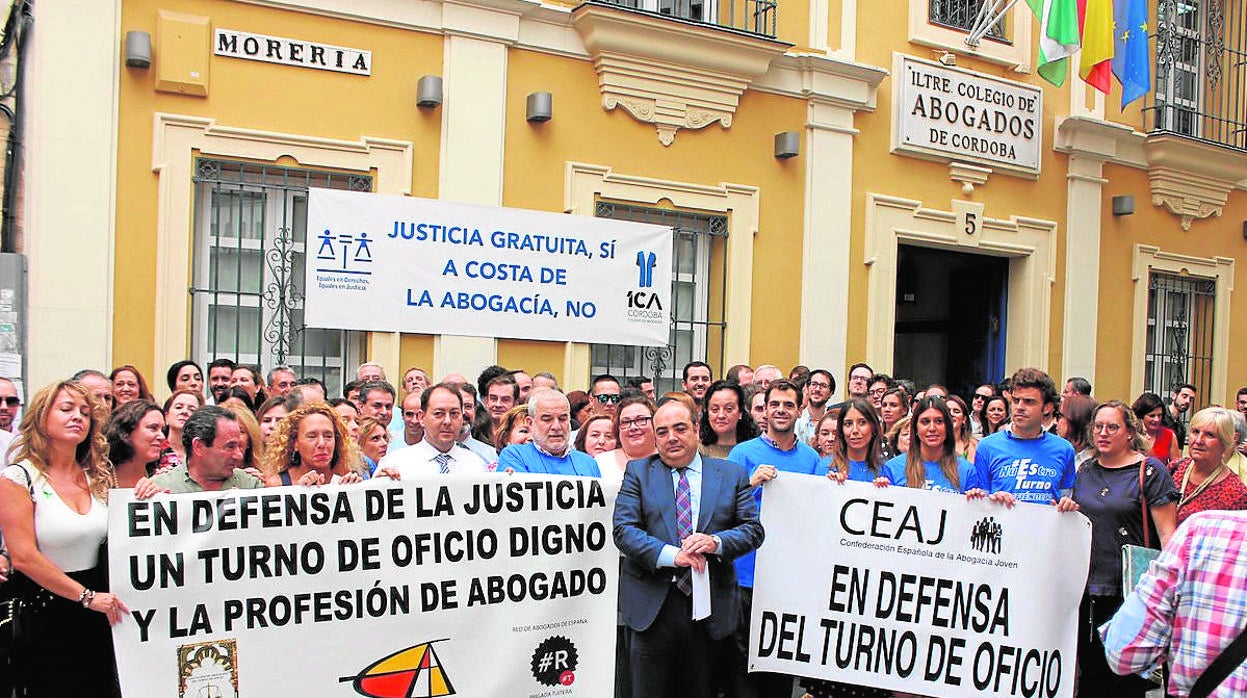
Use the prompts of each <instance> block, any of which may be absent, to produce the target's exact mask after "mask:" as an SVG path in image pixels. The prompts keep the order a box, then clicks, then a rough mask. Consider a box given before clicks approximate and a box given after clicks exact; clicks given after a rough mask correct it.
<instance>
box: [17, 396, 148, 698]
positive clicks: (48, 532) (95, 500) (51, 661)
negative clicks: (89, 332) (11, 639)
mask: <svg viewBox="0 0 1247 698" xmlns="http://www.w3.org/2000/svg"><path fill="white" fill-rule="evenodd" d="M105 414H106V412H105V409H104V407H103V406H102V405H100V403H98V402H96V400H95V399H94V398H93V397H92V396H91V394H90V392H88V390H87V389H86V388H85V387H84V386H83V385H82V384H80V383H74V382H68V381H64V382H60V383H56V384H53V385H50V386H48V387H46V388H44V389H43V390H40V391H39V392H38V394H36V395H35V397H34V399H33V400H31V402H30V405H29V406H28V407H27V409H26V413H25V415H24V416H23V418H22V425H21V434H20V435H19V436H18V437H17V441H16V444H15V446H14V451H13V454H14V462H15V465H10V466H9V467H7V468H5V469H4V471H3V473H0V475H3V477H0V531H3V534H4V542H5V544H6V545H7V547H8V552H9V554H10V556H11V559H12V564H13V569H14V570H16V571H17V572H19V573H20V576H17V577H15V578H14V579H12V580H11V581H9V582H8V583H7V584H6V586H9V587H13V588H11V589H9V591H10V593H14V594H18V595H21V596H22V597H23V598H26V599H27V600H30V601H32V606H33V607H34V608H35V611H34V613H33V614H32V615H31V617H30V619H29V623H28V627H27V630H28V631H29V634H28V636H29V638H30V642H29V643H28V644H23V645H20V646H19V647H18V648H16V649H15V650H14V654H13V656H12V666H13V667H14V670H15V671H16V672H17V675H16V676H15V679H16V684H17V688H18V695H30V696H75V697H76V698H77V697H87V698H94V697H96V696H99V697H108V698H112V697H113V696H116V695H117V691H116V665H115V664H114V662H113V645H112V634H111V632H110V630H109V625H110V624H116V623H120V622H121V621H122V619H123V618H124V617H125V616H126V615H128V614H129V612H130V609H128V608H127V607H126V605H125V604H124V603H122V601H121V599H119V598H117V597H116V596H115V595H113V594H110V593H108V575H107V572H106V571H105V565H104V564H103V563H104V558H103V555H104V552H103V544H104V541H105V540H106V538H107V536H108V490H109V487H111V486H112V485H113V483H114V481H115V474H114V472H113V468H112V466H111V465H110V464H109V462H108V442H107V440H106V439H105V438H104V436H103V434H102V433H101V432H102V427H103V425H102V417H103V416H104V415H105Z"/></svg>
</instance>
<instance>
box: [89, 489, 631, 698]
mask: <svg viewBox="0 0 1247 698" xmlns="http://www.w3.org/2000/svg"><path fill="white" fill-rule="evenodd" d="M110 499H111V500H110V502H109V514H110V521H109V532H110V535H109V564H110V566H111V567H110V569H111V582H112V590H113V591H115V592H116V593H117V594H118V595H119V596H120V598H121V599H122V600H123V601H124V602H125V603H126V604H127V605H128V606H129V607H130V609H131V615H130V617H127V618H126V619H125V620H124V621H123V622H122V623H120V624H119V625H117V626H115V628H114V631H113V639H114V642H115V644H116V652H117V666H118V671H119V672H120V676H121V688H122V692H123V693H124V694H125V695H126V697H127V698H148V697H151V698H156V697H159V698H173V697H175V696H176V697H177V698H203V697H207V696H211V697H212V698H232V697H235V696H318V697H331V696H341V697H343V698H347V697H348V696H360V695H363V696H372V697H374V698H423V697H426V696H447V695H456V694H457V695H462V696H530V697H536V696H540V695H552V694H553V693H557V694H558V695H560V696H585V697H588V698H599V697H600V696H609V695H610V694H611V692H612V686H613V685H614V667H615V661H614V643H613V641H612V640H613V638H614V636H615V615H616V610H615V606H616V593H617V591H616V583H617V580H618V574H617V568H618V564H619V554H618V552H616V550H615V547H614V544H613V543H612V539H611V516H612V514H613V511H614V499H615V488H614V487H613V486H603V484H602V483H601V481H599V480H596V479H588V478H583V479H582V478H552V477H520V476H513V477H502V476H481V477H479V478H437V479H426V480H423V481H421V482H419V483H416V482H405V483H401V484H397V483H392V482H390V481H388V480H375V481H372V482H369V483H365V484H363V485H353V486H344V487H340V486H325V487H320V488H304V487H283V488H280V489H277V488H274V489H262V490H247V491H239V490H233V491H229V492H224V493H211V494H198V495H163V496H157V497H156V498H154V499H152V500H149V501H146V502H135V501H134V500H133V497H132V492H131V491H130V490H114V491H113V493H112V495H111V498H110Z"/></svg>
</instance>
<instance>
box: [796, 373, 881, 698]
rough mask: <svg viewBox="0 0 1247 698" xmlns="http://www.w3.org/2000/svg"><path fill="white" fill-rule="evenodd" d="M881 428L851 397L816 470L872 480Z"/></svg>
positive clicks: (835, 685)
mask: <svg viewBox="0 0 1247 698" xmlns="http://www.w3.org/2000/svg"><path fill="white" fill-rule="evenodd" d="M882 431H883V428H882V426H881V425H880V424H879V416H878V415H877V414H876V413H875V408H874V405H873V404H872V403H871V402H870V400H868V399H866V398H861V397H858V398H853V399H851V400H849V401H847V402H845V403H844V406H843V407H842V408H841V410H840V422H839V424H837V425H836V441H835V446H834V448H833V451H832V454H831V455H830V456H827V457H825V458H823V460H822V461H820V462H819V467H818V471H817V472H824V471H825V472H826V473H827V477H828V478H830V479H832V480H835V481H836V482H845V481H846V480H853V481H854V482H873V481H874V480H875V479H876V478H878V477H879V470H880V468H881V467H882V460H883V459H882V458H881V457H880V455H879V443H880V441H882V438H883V436H882ZM801 687H802V688H804V689H805V690H806V692H807V693H808V695H810V696H811V698H857V697H859V696H860V697H862V698H889V697H890V696H891V695H892V691H885V690H883V689H881V688H873V687H871V686H855V685H852V684H846V683H840V682H838V681H826V680H823V679H802V681H801Z"/></svg>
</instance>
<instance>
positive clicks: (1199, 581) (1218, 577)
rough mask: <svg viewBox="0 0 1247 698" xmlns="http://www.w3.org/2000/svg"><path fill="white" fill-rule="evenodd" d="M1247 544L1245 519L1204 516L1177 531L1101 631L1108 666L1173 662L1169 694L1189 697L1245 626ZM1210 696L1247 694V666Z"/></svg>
mask: <svg viewBox="0 0 1247 698" xmlns="http://www.w3.org/2000/svg"><path fill="white" fill-rule="evenodd" d="M1245 542H1247V512H1236V511H1233V512H1232V511H1210V512H1203V513H1199V514H1195V515H1193V516H1191V517H1190V518H1189V519H1187V520H1186V522H1185V523H1184V524H1183V525H1182V526H1180V527H1178V530H1177V531H1175V532H1174V534H1173V537H1172V538H1171V539H1170V540H1169V544H1168V545H1167V546H1165V550H1164V551H1163V552H1162V553H1161V554H1160V557H1159V558H1157V559H1156V561H1155V562H1153V563H1152V565H1151V568H1150V569H1149V570H1148V571H1147V574H1145V575H1144V576H1143V579H1142V580H1140V581H1139V585H1138V586H1137V587H1135V590H1134V591H1133V592H1131V594H1130V595H1129V596H1127V597H1126V601H1125V603H1123V604H1122V606H1121V609H1120V610H1119V611H1118V612H1117V615H1115V616H1113V619H1112V620H1110V621H1109V622H1108V623H1105V624H1104V626H1103V627H1101V628H1100V634H1101V636H1102V637H1103V638H1104V648H1105V654H1106V655H1107V658H1108V665H1109V667H1111V668H1112V669H1113V670H1114V671H1116V672H1118V673H1119V674H1128V673H1145V672H1146V671H1147V670H1149V669H1151V668H1152V667H1154V666H1156V665H1157V664H1159V663H1160V662H1164V661H1169V662H1170V672H1171V673H1170V681H1169V694H1170V695H1174V696H1186V695H1188V694H1189V693H1190V692H1191V687H1192V686H1194V685H1195V680H1196V679H1198V678H1199V675H1200V673H1202V672H1203V670H1204V669H1205V668H1206V667H1207V666H1208V665H1209V664H1211V663H1212V660H1213V659H1214V658H1216V656H1217V655H1218V654H1220V653H1221V651H1222V650H1223V649H1225V647H1227V646H1228V645H1229V644H1230V643H1231V642H1233V641H1234V638H1235V637H1237V636H1238V633H1239V631H1241V630H1242V629H1243V628H1245V627H1247V554H1242V553H1244V550H1243V546H1244V543H1245ZM1212 695H1213V696H1227V697H1228V696H1242V695H1247V664H1242V665H1240V666H1239V667H1238V668H1237V669H1235V670H1234V673H1232V674H1230V676H1229V677H1228V678H1227V679H1226V680H1225V681H1224V682H1222V684H1221V685H1220V686H1219V687H1218V688H1217V689H1216V690H1214V691H1213V692H1212Z"/></svg>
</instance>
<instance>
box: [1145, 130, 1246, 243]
mask: <svg viewBox="0 0 1247 698" xmlns="http://www.w3.org/2000/svg"><path fill="white" fill-rule="evenodd" d="M1143 148H1144V152H1145V153H1146V155H1147V170H1148V179H1149V180H1150V181H1151V185H1152V204H1153V205H1155V206H1164V207H1165V208H1167V209H1169V211H1170V212H1171V213H1173V214H1174V215H1176V216H1178V217H1179V218H1180V219H1181V220H1182V229H1183V230H1190V229H1191V223H1192V222H1193V221H1194V220H1195V219H1202V218H1208V217H1211V216H1220V215H1221V213H1222V211H1223V210H1224V208H1225V202H1226V200H1227V199H1229V196H1230V192H1231V191H1233V190H1235V189H1237V188H1239V187H1240V186H1241V185H1242V183H1243V182H1244V180H1247V156H1244V155H1243V153H1241V152H1239V151H1237V150H1231V149H1229V148H1223V147H1221V146H1216V145H1212V144H1209V143H1204V142H1201V141H1197V140H1193V139H1190V138H1185V137H1183V136H1179V135H1175V134H1169V133H1160V134H1156V133H1154V134H1151V135H1149V136H1148V137H1147V139H1146V141H1145V142H1144V145H1143Z"/></svg>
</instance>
